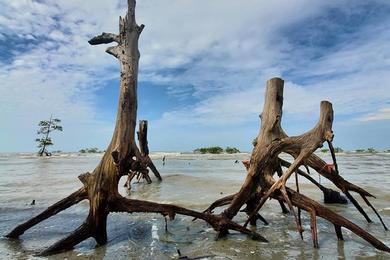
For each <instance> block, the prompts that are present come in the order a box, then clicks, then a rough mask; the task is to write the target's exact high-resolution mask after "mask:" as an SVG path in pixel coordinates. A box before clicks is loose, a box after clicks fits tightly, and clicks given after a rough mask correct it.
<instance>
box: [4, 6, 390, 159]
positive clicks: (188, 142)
mask: <svg viewBox="0 0 390 260" xmlns="http://www.w3.org/2000/svg"><path fill="white" fill-rule="evenodd" d="M0 6H1V8H0V119H1V120H0V151H2V152H15V151H34V150H36V148H35V143H34V139H35V132H36V129H37V127H36V125H37V123H38V121H39V120H42V119H45V118H49V117H50V114H53V115H55V116H56V117H58V118H61V119H62V121H63V122H62V123H63V127H64V132H62V133H60V134H54V136H53V139H54V141H55V146H54V147H53V149H56V150H58V149H59V150H64V151H77V150H79V149H81V148H85V147H95V146H96V147H99V148H101V149H104V148H105V147H106V145H107V144H108V142H109V140H110V137H111V134H112V130H113V126H114V121H115V114H116V106H117V95H118V84H119V82H118V77H119V72H118V69H119V66H118V63H117V61H116V60H115V58H113V57H112V56H110V55H108V54H106V53H105V52H104V50H105V48H106V47H107V46H90V45H89V44H88V43H87V41H88V40H89V39H90V38H91V37H93V36H95V35H98V34H100V33H101V32H103V31H105V32H117V30H118V16H119V15H123V14H124V13H125V9H126V1H125V0H120V1H112V0H110V1H108V0H57V1H48V0H35V1H32V0H12V1H9V0H0ZM389 13H390V1H387V0H383V1H375V0H370V1H366V0H362V1H359V0H350V1H348V0H333V1H332V0H331V1H313V0H295V1H291V0H274V1H266V0H246V1H230V0H139V1H138V4H137V20H138V23H143V24H145V26H146V27H145V29H144V31H143V33H142V35H141V39H140V51H141V60H140V75H139V112H138V116H139V119H147V120H149V124H150V125H149V128H150V130H149V131H150V136H149V144H150V148H151V149H152V150H154V151H190V150H193V149H195V148H197V147H200V146H206V145H220V146H227V145H230V146H236V147H239V148H240V149H242V150H246V151H249V150H250V149H251V141H252V139H253V138H254V137H255V136H256V134H257V132H258V129H259V118H258V115H259V113H260V111H261V108H262V103H263V94H264V86H265V82H266V81H267V79H269V78H272V77H282V78H283V79H284V80H285V106H284V111H285V113H284V115H283V117H284V119H283V126H284V128H285V129H286V131H287V132H288V133H289V134H291V135H294V134H300V133H302V132H304V131H306V130H308V129H310V128H311V127H312V126H313V125H314V124H315V122H316V120H317V117H318V110H319V102H320V101H321V100H329V101H331V102H332V103H333V106H334V110H335V124H334V131H335V134H336V136H335V145H336V146H341V147H343V148H346V149H356V148H367V147H375V148H378V149H390V47H389V46H390V44H389V42H390V15H389Z"/></svg>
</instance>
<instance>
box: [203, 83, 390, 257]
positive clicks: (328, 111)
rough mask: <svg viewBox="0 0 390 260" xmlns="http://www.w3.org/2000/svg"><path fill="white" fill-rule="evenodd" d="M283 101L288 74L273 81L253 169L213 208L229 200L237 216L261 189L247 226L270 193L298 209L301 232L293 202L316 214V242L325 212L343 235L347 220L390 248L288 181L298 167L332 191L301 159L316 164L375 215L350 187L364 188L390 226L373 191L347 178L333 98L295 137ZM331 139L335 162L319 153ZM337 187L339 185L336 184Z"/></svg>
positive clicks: (355, 228) (367, 236)
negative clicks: (336, 143)
mask: <svg viewBox="0 0 390 260" xmlns="http://www.w3.org/2000/svg"><path fill="white" fill-rule="evenodd" d="M282 106H283V80H282V79H279V78H273V79H271V80H269V81H268V82H267V87H266V94H265V101H264V108H263V112H262V114H261V116H260V118H261V128H260V132H259V134H258V136H257V138H256V140H255V141H254V145H255V147H254V149H253V151H252V155H251V159H250V162H249V165H246V167H247V170H248V174H247V177H246V179H245V181H244V183H243V185H242V186H241V189H240V190H239V192H238V193H236V194H234V196H232V197H229V196H228V197H225V198H223V199H220V200H217V201H216V202H215V203H213V204H211V206H210V207H209V208H208V209H207V210H208V211H210V210H212V209H214V208H215V207H217V206H220V205H229V206H228V208H227V209H225V210H224V211H223V212H222V215H223V216H226V217H227V218H229V219H233V217H234V216H236V215H237V213H238V211H239V210H240V208H241V207H242V206H243V205H244V204H246V203H248V201H249V200H250V199H251V198H253V196H255V194H260V195H261V196H260V197H259V199H258V202H257V205H256V207H255V208H254V210H252V212H251V213H250V214H249V217H248V219H247V221H246V222H245V224H244V227H245V226H246V225H247V224H248V223H251V224H252V223H253V218H254V217H255V216H256V215H257V214H258V211H259V210H260V209H261V207H262V205H264V203H266V201H267V199H268V198H274V199H278V200H279V201H284V202H286V203H287V205H289V208H290V211H291V212H292V213H293V215H294V218H295V220H296V224H297V229H298V232H299V233H300V234H301V235H302V231H303V229H302V227H301V220H300V217H299V216H298V215H297V214H295V210H294V208H293V207H297V208H298V209H299V210H300V209H302V210H305V211H307V212H309V213H310V214H311V229H312V237H313V245H314V246H315V247H318V246H319V245H318V238H317V230H316V217H317V216H319V217H322V218H324V219H327V220H328V221H330V222H332V223H333V224H334V225H335V231H336V234H337V237H338V239H342V233H341V226H343V227H345V228H347V229H349V230H351V231H352V232H354V233H355V234H357V235H358V236H360V237H362V238H363V239H365V240H366V241H367V242H369V243H371V244H372V245H373V246H374V247H376V248H378V249H380V250H383V251H387V252H390V248H389V247H387V246H386V245H384V244H383V243H382V242H380V241H379V240H378V239H376V238H375V237H374V236H372V235H370V234H369V233H368V232H366V231H364V230H363V229H362V228H360V227H358V226H357V225H355V224H353V223H352V222H350V221H348V220H347V219H345V218H343V217H342V216H340V215H338V214H336V213H334V212H333V211H331V210H329V209H327V208H325V207H324V206H322V205H321V204H319V203H317V202H315V201H313V200H311V199H309V198H307V197H305V196H304V195H302V194H299V193H297V192H295V191H293V190H291V189H289V188H288V187H286V181H287V179H288V178H289V177H290V176H291V175H292V174H293V173H294V172H297V173H298V174H300V175H302V176H304V177H306V178H307V179H309V180H310V181H311V182H312V183H314V184H315V185H316V186H317V187H319V188H320V189H321V190H322V191H323V192H328V191H329V189H327V188H325V187H323V186H322V185H321V184H319V183H318V182H316V181H315V180H314V179H313V178H311V177H310V176H309V175H308V174H306V173H304V172H303V171H301V170H300V169H299V166H301V165H303V166H305V167H306V168H308V167H311V168H313V169H315V170H316V171H317V172H318V173H319V174H321V175H322V176H324V177H326V178H327V179H329V180H330V181H331V182H333V183H334V184H335V185H336V186H337V187H338V188H339V189H340V190H341V191H342V192H343V193H344V194H345V195H346V196H347V197H348V198H349V199H350V200H351V202H352V203H353V204H354V206H355V207H356V208H357V209H358V210H359V212H361V214H362V215H363V216H364V217H366V219H367V221H371V220H370V219H369V218H368V216H367V214H366V213H365V212H364V210H363V209H362V208H361V206H360V205H359V204H358V203H357V202H356V200H354V198H353V197H352V196H351V194H350V191H353V192H356V193H358V194H360V195H361V196H362V197H363V199H364V200H365V202H366V204H367V205H368V206H370V207H372V209H373V210H374V212H375V214H377V216H378V218H379V219H380V221H381V222H382V224H383V226H384V228H385V229H387V227H386V226H385V225H384V223H383V220H382V219H381V218H380V216H379V214H378V212H377V211H376V210H375V208H374V207H373V206H372V205H371V203H370V202H369V201H368V200H367V198H366V197H373V195H371V194H370V193H368V192H367V191H365V190H364V189H362V188H360V187H358V186H356V185H354V184H352V183H349V182H348V181H346V180H344V179H343V178H342V177H341V176H340V174H339V172H338V166H337V162H336V156H335V153H334V149H333V146H332V140H333V131H332V122H333V109H332V105H331V103H329V102H327V101H322V102H321V106H320V118H319V120H318V123H317V124H316V126H315V127H314V128H313V129H312V130H310V131H308V132H306V133H304V134H302V135H300V136H293V137H288V136H287V134H286V133H285V132H284V131H283V129H282V127H281V119H282ZM325 141H326V142H327V143H328V145H329V147H330V150H331V153H332V160H333V164H332V165H328V164H327V163H325V162H324V161H323V160H321V159H320V158H319V157H318V156H316V155H315V154H313V152H314V151H315V150H316V149H317V148H319V147H322V146H323V143H324V142H325ZM281 152H285V153H288V154H290V155H292V156H293V157H294V161H293V163H288V162H286V161H284V160H282V159H280V158H279V157H278V155H279V154H280V153H281ZM281 165H283V166H285V167H286V168H287V170H286V171H285V172H282V170H281ZM275 172H276V173H278V176H279V179H274V175H275ZM331 192H335V191H332V190H331ZM366 200H367V201H366ZM220 233H221V234H222V235H224V234H226V233H227V232H226V231H225V230H221V232H220Z"/></svg>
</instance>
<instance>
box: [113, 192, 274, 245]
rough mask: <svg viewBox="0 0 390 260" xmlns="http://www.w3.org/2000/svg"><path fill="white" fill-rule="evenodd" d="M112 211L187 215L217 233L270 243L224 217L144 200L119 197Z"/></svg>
mask: <svg viewBox="0 0 390 260" xmlns="http://www.w3.org/2000/svg"><path fill="white" fill-rule="evenodd" d="M110 211H114V212H128V213H134V212H148V213H152V212H154V213H160V214H162V215H164V216H169V218H170V219H171V220H172V219H174V218H175V215H176V214H180V215H186V216H190V217H195V218H198V219H202V220H204V221H206V222H207V223H209V224H210V225H211V226H212V227H213V228H214V230H216V231H225V230H235V231H238V232H241V233H243V234H247V235H249V236H250V237H251V238H252V239H255V240H259V241H262V242H268V241H267V239H265V238H264V237H263V236H261V235H259V234H258V233H256V232H254V231H251V230H249V229H247V228H245V227H243V226H241V225H239V224H237V223H235V222H233V221H231V220H230V219H228V218H226V217H224V216H223V215H213V214H209V213H201V212H197V211H194V210H190V209H186V208H183V207H179V206H176V205H170V204H160V203H155V202H149V201H143V200H132V199H126V198H123V197H118V198H117V199H115V200H114V201H113V202H111V203H110Z"/></svg>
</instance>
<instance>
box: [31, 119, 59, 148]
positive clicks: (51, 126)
mask: <svg viewBox="0 0 390 260" xmlns="http://www.w3.org/2000/svg"><path fill="white" fill-rule="evenodd" d="M59 123H61V120H60V119H58V118H53V116H50V119H49V120H42V121H40V122H39V124H38V126H39V130H38V131H37V134H38V136H40V138H37V139H35V142H37V143H38V148H40V149H39V151H38V155H39V156H42V155H43V154H45V155H46V156H50V155H51V153H49V152H48V150H47V149H46V148H47V147H48V146H50V145H53V144H54V143H53V141H52V139H51V137H50V133H51V132H53V131H62V126H60V125H59Z"/></svg>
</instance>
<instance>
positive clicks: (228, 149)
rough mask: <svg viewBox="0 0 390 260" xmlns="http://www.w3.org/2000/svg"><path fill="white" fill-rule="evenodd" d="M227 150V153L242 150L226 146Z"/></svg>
mask: <svg viewBox="0 0 390 260" xmlns="http://www.w3.org/2000/svg"><path fill="white" fill-rule="evenodd" d="M225 152H226V153H239V152H240V150H238V149H237V148H236V147H230V146H228V147H226V149H225Z"/></svg>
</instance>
